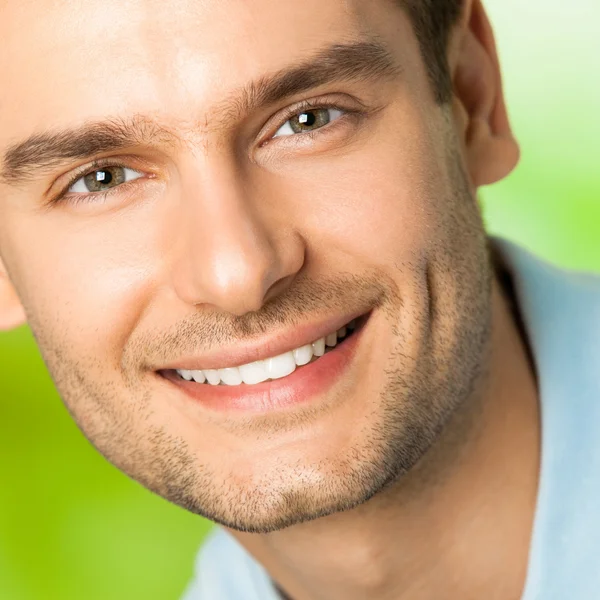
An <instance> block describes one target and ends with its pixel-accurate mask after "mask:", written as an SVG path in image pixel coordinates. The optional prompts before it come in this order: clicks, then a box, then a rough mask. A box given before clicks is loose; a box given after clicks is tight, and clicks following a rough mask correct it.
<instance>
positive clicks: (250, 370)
mask: <svg viewBox="0 0 600 600" xmlns="http://www.w3.org/2000/svg"><path fill="white" fill-rule="evenodd" d="M239 370H240V375H241V376H242V381H243V382H244V383H247V384H249V385H253V384H255V383H262V382H263V381H266V380H267V379H269V376H268V375H267V369H266V367H265V361H264V360H259V361H257V362H253V363H250V364H249V365H242V366H241V367H239Z"/></svg>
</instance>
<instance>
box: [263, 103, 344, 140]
mask: <svg viewBox="0 0 600 600" xmlns="http://www.w3.org/2000/svg"><path fill="white" fill-rule="evenodd" d="M343 115H344V112H343V111H342V110H339V109H337V108H314V109H311V110H305V111H302V112H301V113H298V114H297V115H294V116H293V117H292V118H291V119H288V120H287V121H286V122H285V124H284V125H283V126H282V127H280V128H279V130H278V131H277V133H276V134H275V135H274V136H273V137H274V138H276V137H284V136H289V135H294V134H296V133H306V132H309V131H314V130H315V129H320V128H321V127H325V125H328V124H329V123H331V122H332V121H336V120H337V119H339V118H340V117H342V116H343Z"/></svg>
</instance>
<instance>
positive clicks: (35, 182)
mask: <svg viewBox="0 0 600 600" xmlns="http://www.w3.org/2000/svg"><path fill="white" fill-rule="evenodd" d="M2 14H3V19H2V22H1V23H0V46H1V50H2V52H0V57H2V58H0V78H1V80H2V81H4V82H9V84H8V85H3V86H2V88H1V89H0V214H1V215H2V218H1V219H0V258H1V261H0V327H1V328H3V329H9V328H12V327H15V326H18V325H19V324H21V323H24V322H27V323H28V324H29V326H30V327H31V329H32V331H33V333H34V335H35V338H36V340H37V342H38V345H39V348H40V351H41V353H42V355H43V358H44V360H45V362H46V365H47V367H48V369H49V372H50V374H51V375H52V377H53V379H54V381H55V384H56V387H57V389H58V391H59V393H60V395H61V397H62V398H63V400H64V402H65V404H66V406H67V408H68V410H69V412H70V414H71V415H72V416H73V418H74V419H75V420H76V422H77V423H78V425H79V427H80V428H81V429H82V431H83V432H84V434H85V435H86V436H87V437H88V439H89V440H90V441H91V442H92V443H93V444H94V445H95V446H96V448H97V449H98V450H99V451H100V452H101V453H103V454H104V455H105V456H106V458H107V459H108V460H110V461H111V462H113V463H114V464H115V465H116V466H117V467H119V468H120V469H122V470H123V471H124V472H125V473H127V474H128V475H130V476H131V477H133V478H135V479H137V480H138V481H140V482H141V483H142V484H144V485H145V486H147V487H148V488H149V489H150V490H152V491H154V492H156V493H158V494H160V495H162V496H164V497H165V498H167V499H168V500H171V501H173V502H175V503H177V504H179V505H181V506H183V507H184V508H186V509H189V510H191V511H193V512H196V513H198V514H202V515H204V516H207V517H208V518H210V519H212V520H214V521H216V522H220V523H223V524H226V525H228V526H230V527H232V528H235V529H239V530H246V531H258V532H264V531H271V530H274V529H277V528H281V527H285V526H288V525H291V524H293V523H297V522H301V521H304V520H308V519H313V518H316V517H319V516H322V515H326V514H330V513H332V512H336V511H339V510H343V509H347V508H349V507H352V506H356V505H358V504H360V503H362V502H364V501H366V500H367V499H368V498H370V497H372V496H373V495H374V494H376V493H377V492H379V491H380V490H382V489H383V488H384V487H385V486H387V485H389V484H390V483H392V482H394V481H397V480H399V479H400V478H402V477H403V476H404V475H405V474H406V473H407V472H410V470H411V469H412V468H413V467H414V465H415V464H416V463H417V462H418V461H419V459H420V458H421V457H423V456H424V455H425V453H426V452H427V451H428V450H429V449H430V448H431V446H432V445H433V444H434V443H435V441H436V440H437V439H438V437H439V436H440V434H441V432H442V431H443V429H444V426H445V424H446V423H447V421H448V419H449V418H450V416H451V415H452V414H453V413H454V412H455V411H456V410H457V409H458V408H459V407H460V406H461V405H463V404H464V403H465V402H467V401H468V400H469V398H470V397H471V396H472V394H473V390H474V388H475V386H476V382H477V381H478V378H479V377H480V374H481V372H482V370H483V369H484V368H485V361H486V360H487V358H486V357H487V349H488V346H489V341H490V327H491V322H492V282H493V278H494V273H493V271H492V268H491V266H490V260H489V253H488V247H487V238H486V235H485V232H484V229H483V225H482V221H481V216H480V212H479V208H478V204H477V200H476V190H477V188H478V187H479V186H481V185H484V184H490V183H493V182H495V181H497V180H499V179H501V178H503V177H505V176H506V175H507V174H508V173H509V172H510V171H511V170H512V168H513V167H514V165H515V163H516V161H517V156H518V150H517V145H516V143H515V141H514V139H513V137H512V135H511V132H510V129H509V125H508V119H507V116H506V111H505V108H504V102H503V97H502V89H501V84H500V74H499V67H498V62H497V58H496V51H495V47H494V41H493V36H492V33H491V29H490V26H489V23H488V21H487V18H486V15H485V11H484V8H483V7H482V5H481V2H480V0H464V1H463V2H460V1H459V0H404V1H402V0H398V1H392V0H378V1H377V2H375V1H372V0H330V1H329V2H326V3H323V2H322V1H319V0H305V1H304V2H302V3H298V2H293V1H291V0H289V1H288V0H277V2H272V1H270V0H252V1H241V0H206V1H204V2H197V1H193V0H178V1H177V2H174V3H169V4H168V5H166V4H165V3H162V2H159V1H158V0H127V1H126V2H123V1H122V0H107V2H103V3H102V4H98V3H94V2H87V3H83V4H82V3H80V2H78V3H75V2H73V1H72V0H61V1H60V2H50V1H49V0H35V2H34V1H31V2H22V1H19V2H17V1H16V0H3V2H2ZM355 315H363V316H364V317H363V319H362V320H361V322H362V323H364V325H363V326H362V329H361V330H360V333H355V334H354V335H355V336H358V337H356V340H358V342H357V343H355V345H354V352H353V355H352V357H351V359H349V360H348V362H347V364H345V366H344V368H343V369H342V370H341V372H340V373H337V374H335V377H334V374H333V373H332V381H331V382H328V383H327V385H324V386H323V389H322V390H321V389H316V390H315V389H314V385H313V386H312V388H311V389H312V392H311V398H310V400H307V401H301V402H295V403H292V404H289V405H286V406H279V405H278V406H275V407H269V397H270V396H269V391H268V389H269V388H268V386H269V384H261V385H262V386H263V388H260V389H264V390H267V391H265V392H264V393H263V398H262V400H263V401H262V402H258V403H256V405H253V406H251V407H246V408H245V409H244V410H236V409H234V408H231V409H229V408H228V407H227V406H225V407H223V406H220V407H216V406H214V405H211V404H210V403H204V402H196V401H193V400H192V399H191V398H190V396H189V394H187V393H184V392H183V391H182V387H181V385H180V384H181V382H179V381H176V373H175V372H174V371H173V369H174V368H177V366H178V365H180V366H181V368H186V366H187V367H188V368H189V365H190V364H192V363H193V364H194V365H197V368H198V369H201V368H202V367H203V366H205V365H207V366H206V368H214V367H215V364H214V361H212V362H211V357H212V356H213V355H214V354H215V353H217V352H218V354H219V357H220V358H219V360H221V361H222V362H224V364H222V367H229V366H234V365H236V361H235V360H234V358H232V359H231V360H229V361H228V359H227V356H228V354H229V353H231V355H232V357H233V355H234V352H235V351H236V349H238V348H240V347H245V346H247V345H249V344H250V345H253V347H255V346H256V347H260V344H262V343H264V345H265V348H264V352H266V353H267V354H268V348H267V347H266V346H267V345H268V344H270V340H273V339H274V338H275V337H276V338H277V339H282V338H286V336H287V337H290V336H292V337H293V335H294V332H296V331H304V330H306V329H307V327H308V328H310V327H311V326H312V325H314V324H319V323H324V322H334V321H336V320H339V319H343V318H344V317H345V316H348V318H351V316H355ZM290 339H291V337H290ZM348 341H350V340H348ZM257 345H258V346H257ZM341 348H342V347H341V346H340V350H341ZM261 352H262V351H261ZM261 356H262V354H261ZM332 356H333V354H332ZM324 358H327V357H324ZM319 360H324V359H319ZM194 361H196V362H194ZM203 361H205V362H204V363H203ZM246 362H247V361H246ZM237 364H239V362H238V363H237ZM314 364H315V365H317V364H318V361H317V363H314ZM300 368H301V369H311V368H313V365H308V366H306V367H300ZM308 372H309V371H307V373H308ZM323 378H324V376H323V374H322V373H321V375H320V378H319V381H320V382H322V381H323V380H324V379H323ZM325 379H327V378H326V377H325ZM186 385H188V386H189V385H197V386H201V385H204V386H208V385H209V384H207V383H206V384H186ZM307 385H308V387H310V382H309V383H308V384H307ZM264 386H266V387H264ZM248 387H250V386H248ZM302 389H304V388H302ZM199 393H200V394H202V393H203V392H199Z"/></svg>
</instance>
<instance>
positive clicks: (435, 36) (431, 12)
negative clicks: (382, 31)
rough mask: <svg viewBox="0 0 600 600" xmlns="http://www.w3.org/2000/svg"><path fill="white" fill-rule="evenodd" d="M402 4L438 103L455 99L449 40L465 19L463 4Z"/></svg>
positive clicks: (459, 0)
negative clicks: (448, 54)
mask: <svg viewBox="0 0 600 600" xmlns="http://www.w3.org/2000/svg"><path fill="white" fill-rule="evenodd" d="M400 4H401V6H402V8H403V9H404V10H405V11H406V12H407V13H408V15H409V17H410V19H411V21H412V23H413V26H414V29H415V33H416V35H417V39H418V40H419V44H420V46H421V52H422V53H423V58H424V60H425V63H426V65H427V68H428V70H429V78H430V80H431V83H432V85H433V89H434V92H435V95H436V100H437V101H438V102H439V103H440V104H443V103H445V102H448V101H449V100H450V98H451V97H452V80H451V77H450V69H449V66H448V57H447V50H448V40H449V38H450V32H451V31H452V27H453V26H454V25H455V24H456V22H457V21H458V19H459V17H460V15H461V10H462V7H463V0H400Z"/></svg>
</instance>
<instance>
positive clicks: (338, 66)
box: [0, 40, 401, 185]
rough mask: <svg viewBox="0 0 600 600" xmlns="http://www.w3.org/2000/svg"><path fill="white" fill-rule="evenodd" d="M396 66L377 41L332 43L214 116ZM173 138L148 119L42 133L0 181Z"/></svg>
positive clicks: (393, 71) (23, 146) (263, 80)
mask: <svg viewBox="0 0 600 600" xmlns="http://www.w3.org/2000/svg"><path fill="white" fill-rule="evenodd" d="M400 73H401V69H400V67H399V65H397V64H396V61H395V60H394V58H393V57H392V55H391V54H390V52H389V51H388V50H387V48H386V47H385V46H384V45H383V44H382V43H380V42H379V41H376V40H372V41H356V42H350V43H343V44H333V45H331V46H329V47H327V48H325V49H323V50H321V51H320V52H318V53H317V54H316V55H315V56H313V57H311V58H310V59H309V60H306V61H304V62H301V63H299V64H297V65H292V66H291V67H288V68H286V69H282V70H280V71H277V72H275V73H274V74H270V75H265V76H262V77H260V78H259V79H258V80H256V81H253V82H250V83H249V84H247V85H245V86H243V87H242V88H240V89H238V90H235V91H234V92H232V93H231V94H230V95H229V97H228V98H226V99H225V100H224V101H222V102H220V103H219V104H218V106H217V110H216V113H217V114H218V113H222V114H223V115H225V116H226V117H231V116H236V117H238V118H239V117H240V115H246V114H250V113H251V112H252V111H254V110H256V109H258V108H259V107H262V106H269V105H273V104H276V103H278V102H280V101H282V100H284V99H286V98H288V97H291V96H295V95H297V94H300V93H302V92H306V91H308V90H311V89H314V88H317V87H320V86H323V85H325V84H327V83H331V82H334V81H355V80H365V81H371V80H379V79H391V78H395V77H397V76H398V75H399V74H400ZM177 141H178V138H177V135H176V134H175V133H174V132H173V131H172V130H169V129H167V128H165V127H163V126H161V125H160V124H159V123H158V122H157V121H155V120H154V119H152V118H149V117H144V116H140V115H135V116H134V117H131V118H128V119H125V118H111V119H107V120H103V121H98V122H88V123H84V124H83V125H81V126H79V127H76V128H72V129H64V130H59V131H47V132H40V133H35V134H33V135H31V136H30V137H29V138H27V139H26V140H24V141H22V142H18V143H13V144H11V145H10V146H9V147H8V148H7V149H6V151H5V153H4V156H3V157H2V160H1V161H0V165H1V169H0V182H2V183H6V184H8V185H19V184H22V183H25V182H27V181H31V180H32V179H35V178H36V177H38V176H40V174H43V173H44V172H45V171H47V170H51V169H54V168H56V167H58V166H60V165H62V164H63V163H65V162H66V161H71V160H85V159H89V158H91V157H93V156H96V155H99V154H102V153H108V152H112V151H118V150H122V149H124V148H130V147H136V146H140V145H145V144H148V145H157V144H162V145H165V144H177Z"/></svg>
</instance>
